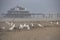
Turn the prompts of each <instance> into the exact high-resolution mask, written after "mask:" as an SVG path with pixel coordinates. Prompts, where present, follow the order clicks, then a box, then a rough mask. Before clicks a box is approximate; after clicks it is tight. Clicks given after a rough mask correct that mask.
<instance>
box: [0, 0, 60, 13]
mask: <svg viewBox="0 0 60 40" xmlns="http://www.w3.org/2000/svg"><path fill="white" fill-rule="evenodd" d="M59 2H60V0H0V12H1V13H2V12H6V11H7V10H9V9H10V8H13V7H15V6H16V5H19V6H23V7H25V8H27V9H28V10H29V11H30V12H40V13H49V12H51V13H52V12H53V13H55V12H56V13H58V12H60V5H59V4H60V3H59Z"/></svg>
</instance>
